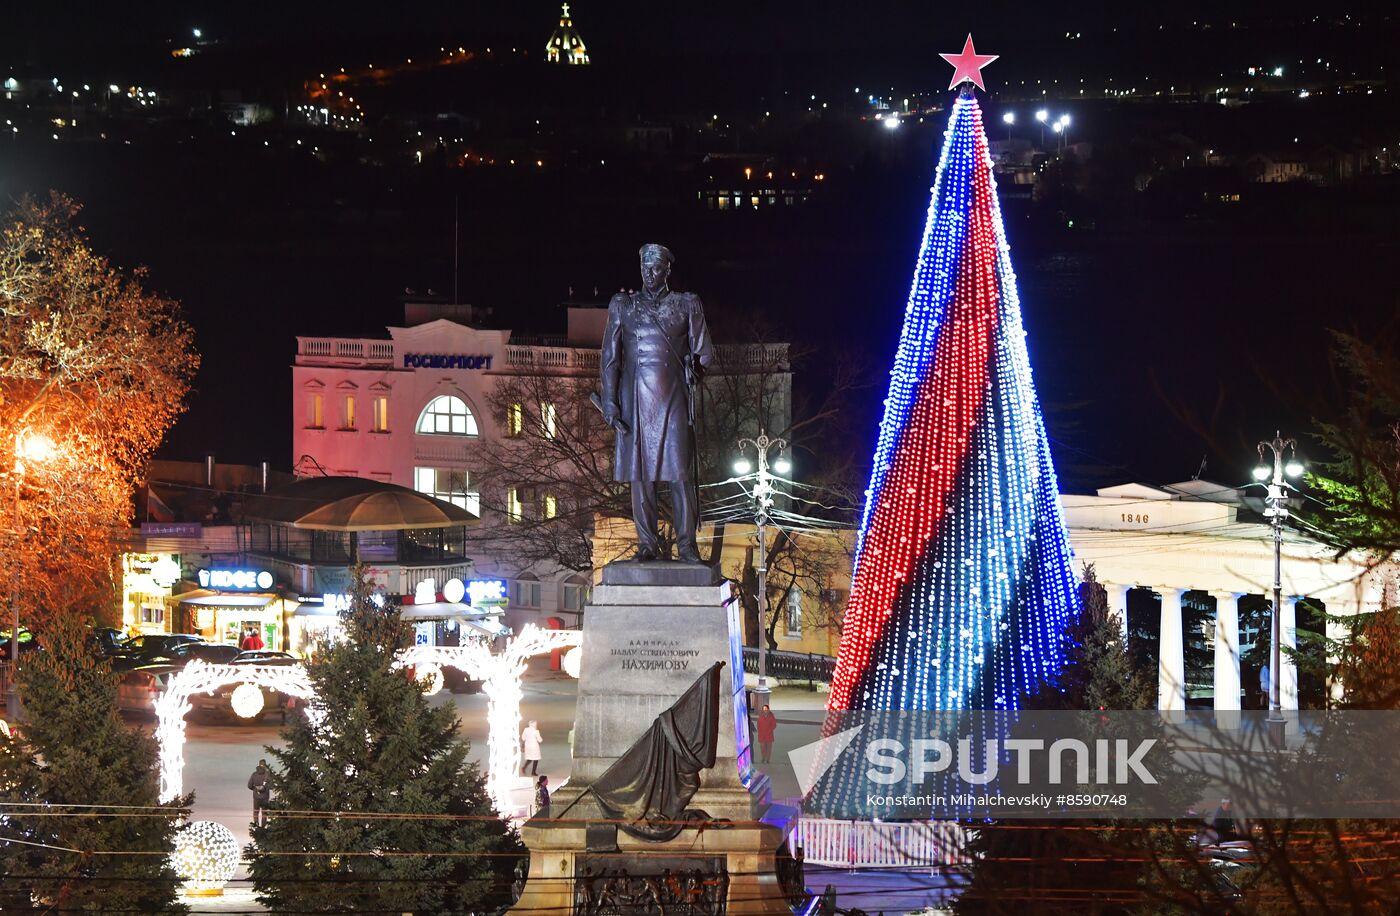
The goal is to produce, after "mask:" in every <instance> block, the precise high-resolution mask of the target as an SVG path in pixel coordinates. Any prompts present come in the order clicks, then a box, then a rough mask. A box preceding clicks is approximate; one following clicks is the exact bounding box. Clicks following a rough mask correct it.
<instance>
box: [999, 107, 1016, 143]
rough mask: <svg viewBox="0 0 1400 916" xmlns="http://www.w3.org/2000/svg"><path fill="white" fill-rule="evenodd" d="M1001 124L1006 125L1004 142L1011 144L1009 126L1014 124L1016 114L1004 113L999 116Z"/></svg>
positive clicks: (1011, 112) (1012, 112)
mask: <svg viewBox="0 0 1400 916" xmlns="http://www.w3.org/2000/svg"><path fill="white" fill-rule="evenodd" d="M1001 123H1003V124H1005V125H1006V142H1007V143H1010V142H1011V125H1013V124H1015V123H1016V112H1014V111H1008V112H1004V113H1003V114H1002V116H1001Z"/></svg>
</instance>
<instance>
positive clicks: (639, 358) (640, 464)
mask: <svg viewBox="0 0 1400 916" xmlns="http://www.w3.org/2000/svg"><path fill="white" fill-rule="evenodd" d="M639 253H640V255H641V262H642V265H641V266H642V288H641V289H640V290H638V291H637V292H634V293H618V294H617V295H616V296H613V298H612V301H611V302H610V303H608V326H607V330H606V331H605V332H604V334H603V350H602V357H601V363H600V367H599V371H600V374H601V376H602V388H603V391H602V398H601V403H600V404H599V407H600V409H601V410H602V411H603V419H604V420H605V421H606V422H607V423H608V425H609V426H611V427H612V428H613V429H614V430H616V432H617V443H616V450H617V451H616V460H615V461H614V469H613V479H615V480H618V481H626V482H630V483H631V484H632V520H633V521H634V522H635V523H636V526H637V543H638V545H639V546H638V550H637V554H636V559H638V560H656V559H668V558H667V557H665V556H663V555H662V547H661V541H660V538H659V537H658V534H657V522H658V519H657V494H656V485H657V484H658V483H661V482H663V481H664V482H666V483H668V484H670V490H671V513H672V518H673V520H674V522H675V530H676V546H677V553H678V555H679V558H680V560H681V561H682V562H686V563H698V562H700V553H699V551H698V550H697V549H696V545H695V536H696V529H697V527H698V525H699V521H700V519H699V494H698V492H697V491H696V488H695V483H696V481H695V394H696V392H695V387H696V385H698V384H699V382H700V376H701V375H702V373H703V372H704V371H705V369H707V368H708V367H709V366H710V363H711V362H713V361H714V348H713V347H712V346H711V344H710V332H709V330H708V329H707V328H706V327H705V311H704V307H703V306H701V304H700V298H699V297H698V296H696V295H695V294H694V293H678V292H675V291H673V290H672V289H671V288H670V286H668V285H667V279H668V278H669V277H670V274H671V264H672V262H674V261H675V257H674V256H673V255H672V254H671V252H670V251H669V250H667V248H666V247H665V246H663V245H643V246H642V248H641V251H640V252H639Z"/></svg>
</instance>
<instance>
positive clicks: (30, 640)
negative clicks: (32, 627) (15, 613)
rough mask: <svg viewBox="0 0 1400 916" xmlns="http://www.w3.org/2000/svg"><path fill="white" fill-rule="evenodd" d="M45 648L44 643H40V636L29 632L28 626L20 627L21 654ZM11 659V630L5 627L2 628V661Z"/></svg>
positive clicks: (0, 644) (0, 647)
mask: <svg viewBox="0 0 1400 916" xmlns="http://www.w3.org/2000/svg"><path fill="white" fill-rule="evenodd" d="M43 648H44V647H43V645H41V644H40V643H39V639H38V637H37V636H35V635H34V634H33V633H31V632H29V628H28V627H20V628H19V651H20V654H21V655H25V654H27V653H29V652H36V651H39V650H42V649H43ZM9 659H10V631H9V630H8V629H4V630H0V661H9Z"/></svg>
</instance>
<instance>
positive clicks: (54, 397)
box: [0, 193, 199, 629]
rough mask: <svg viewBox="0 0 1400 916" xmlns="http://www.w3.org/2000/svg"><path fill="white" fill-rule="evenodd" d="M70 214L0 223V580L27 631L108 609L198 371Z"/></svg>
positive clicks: (132, 279)
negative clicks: (123, 539) (159, 461)
mask: <svg viewBox="0 0 1400 916" xmlns="http://www.w3.org/2000/svg"><path fill="white" fill-rule="evenodd" d="M79 209H80V207H79V205H78V204H77V203H76V202H75V201H73V200H72V199H70V198H68V197H65V196H63V195H61V194H57V193H54V194H53V195H51V196H50V198H49V199H48V200H45V201H39V200H35V199H31V198H25V199H23V200H21V201H20V202H19V203H18V204H17V205H16V206H15V207H14V208H13V209H12V210H11V211H10V212H9V213H8V214H7V215H6V216H5V217H4V219H3V222H0V475H3V478H4V479H3V481H0V483H3V484H4V485H5V490H4V493H3V498H0V515H3V519H4V522H3V524H4V529H5V530H4V534H5V537H4V540H5V542H6V548H7V549H5V550H4V551H0V577H2V578H0V581H3V582H4V583H5V584H6V585H10V586H11V587H12V588H14V591H13V592H12V594H14V593H16V592H17V593H18V594H19V595H21V596H22V597H20V598H18V599H15V600H18V601H19V603H20V611H21V616H22V618H23V623H24V624H25V625H27V626H31V627H33V626H36V625H42V623H43V621H44V620H45V619H47V618H48V617H50V615H52V614H54V613H65V612H81V613H83V614H85V615H90V614H94V613H96V614H97V615H98V616H106V614H107V613H110V612H112V611H115V609H116V601H115V600H114V593H115V566H114V558H115V556H116V554H117V552H118V536H119V535H120V533H121V532H122V530H123V529H125V528H126V527H127V526H128V525H129V524H130V522H131V515H132V505H131V494H132V491H133V489H134V487H135V486H136V484H137V482H138V481H139V480H140V479H141V476H142V474H143V472H144V469H145V464H146V462H147V461H148V460H149V458H150V455H151V453H152V451H153V450H154V449H155V448H156V446H157V445H159V444H160V441H161V438H162V437H163V436H164V435H165V432H166V431H167V430H168V429H169V428H170V426H171V424H172V423H173V422H174V420H175V418H176V416H177V415H178V414H179V413H180V412H181V411H182V410H183V409H184V399H185V394H186V392H187V391H188V390H189V387H190V380H191V379H192V377H193V375H194V372H195V370H196V369H197V368H198V366H199V356H198V355H197V354H196V353H195V350H194V334H193V331H192V329H191V328H190V326H189V325H188V324H186V323H185V322H184V321H183V320H182V319H181V318H180V315H179V306H178V303H177V302H175V301H174V300H172V299H169V298H166V297H164V296H161V295H159V294H157V293H154V292H152V291H150V290H148V289H147V288H146V287H145V286H144V281H145V279H146V273H145V270H144V269H141V268H137V269H135V270H123V269H121V268H119V267H117V266H115V265H113V264H111V263H110V262H109V261H108V260H107V259H106V258H105V257H103V256H102V255H100V254H98V253H96V252H95V251H93V250H92V248H91V246H90V245H89V242H88V240H87V237H86V235H85V233H84V230H83V227H82V226H80V225H79V224H78V223H77V222H76V217H77V215H78V212H79ZM12 584H13V585H12ZM6 616H8V615H6ZM5 629H8V626H6V627H5Z"/></svg>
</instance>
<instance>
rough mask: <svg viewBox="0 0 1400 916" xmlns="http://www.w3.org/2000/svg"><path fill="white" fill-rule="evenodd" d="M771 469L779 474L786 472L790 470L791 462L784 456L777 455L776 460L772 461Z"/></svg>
mask: <svg viewBox="0 0 1400 916" xmlns="http://www.w3.org/2000/svg"><path fill="white" fill-rule="evenodd" d="M773 470H775V471H777V472H778V473H779V474H786V473H788V472H789V471H791V470H792V462H791V461H788V460H787V459H786V458H783V457H779V458H778V460H777V461H775V462H773Z"/></svg>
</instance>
